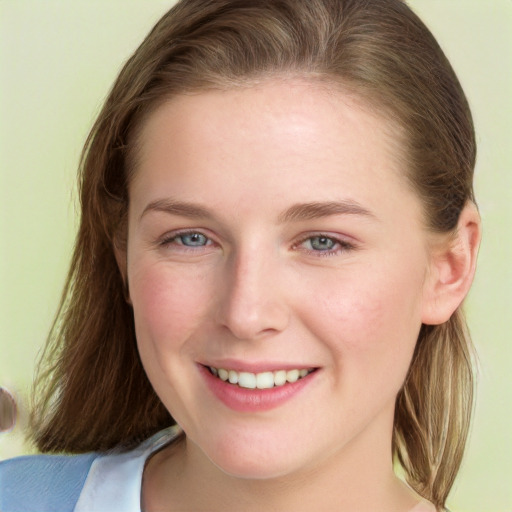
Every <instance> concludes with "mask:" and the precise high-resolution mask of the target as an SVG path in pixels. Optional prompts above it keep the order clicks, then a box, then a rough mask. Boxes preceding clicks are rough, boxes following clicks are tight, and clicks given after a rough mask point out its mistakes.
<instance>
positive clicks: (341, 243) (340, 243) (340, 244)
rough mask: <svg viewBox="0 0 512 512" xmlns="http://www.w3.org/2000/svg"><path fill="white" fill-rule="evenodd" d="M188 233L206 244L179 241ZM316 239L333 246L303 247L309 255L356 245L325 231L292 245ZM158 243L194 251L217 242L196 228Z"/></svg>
mask: <svg viewBox="0 0 512 512" xmlns="http://www.w3.org/2000/svg"><path fill="white" fill-rule="evenodd" d="M187 235H200V236H202V237H204V238H205V240H206V243H205V244H204V245H196V246H193V245H185V244H184V243H183V242H181V243H179V242H177V240H179V239H180V238H182V237H186V236H187ZM315 239H317V240H318V239H324V240H325V241H330V242H332V244H333V247H332V248H328V249H325V250H321V249H306V248H303V249H302V250H303V251H304V252H305V253H306V254H309V255H312V256H315V257H328V256H336V255H339V254H342V253H345V252H348V251H351V250H354V249H355V246H354V245H353V244H351V243H350V242H347V241H346V240H341V239H340V238H337V237H335V236H332V235H328V234H325V233H314V234H309V235H308V236H306V237H304V238H302V239H301V240H299V241H298V242H296V243H294V244H293V245H292V248H293V249H300V248H301V246H303V245H304V244H305V243H306V242H310V243H311V241H313V240H315ZM158 245H160V246H162V247H169V246H171V245H176V246H178V247H180V250H181V251H193V252H196V251H197V250H200V249H204V248H206V247H210V246H212V245H215V242H214V241H213V240H212V239H211V238H210V237H209V236H208V235H205V234H204V233H202V232H201V231H196V230H188V231H179V232H177V233H176V232H175V233H171V234H170V235H168V236H165V237H164V238H163V239H162V240H160V241H159V242H158Z"/></svg>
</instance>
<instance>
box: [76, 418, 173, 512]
mask: <svg viewBox="0 0 512 512" xmlns="http://www.w3.org/2000/svg"><path fill="white" fill-rule="evenodd" d="M177 433H178V430H177V429H176V428H172V427H171V428H170V429H166V430H163V431H161V432H159V433H158V434H155V435H154V436H153V437H151V438H149V439H147V440H146V441H145V442H144V443H142V444H141V445H139V446H138V447H137V448H135V449H134V450H131V451H129V452H125V453H111V454H108V455H100V456H99V457H98V458H96V459H95V460H94V462H93V463H92V465H91V468H90V470H89V474H88V475H87V479H86V480H85V483H84V486H83V488H82V492H81V493H80V497H79V499H78V502H77V504H76V506H75V509H74V510H75V512H91V510H94V512H140V511H141V491H142V474H143V472H144V466H145V464H146V461H147V459H148V457H149V456H150V455H151V454H152V453H154V452H155V451H157V450H159V449H160V448H162V447H163V446H164V445H165V444H167V443H169V442H170V441H172V439H173V438H174V437H176V435H177Z"/></svg>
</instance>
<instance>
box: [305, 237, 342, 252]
mask: <svg viewBox="0 0 512 512" xmlns="http://www.w3.org/2000/svg"><path fill="white" fill-rule="evenodd" d="M309 245H310V246H311V248H312V249H313V250H315V251H330V250H332V249H333V248H334V246H335V245H336V241H335V240H333V239H332V238H329V237H327V236H312V237H311V238H310V239H309Z"/></svg>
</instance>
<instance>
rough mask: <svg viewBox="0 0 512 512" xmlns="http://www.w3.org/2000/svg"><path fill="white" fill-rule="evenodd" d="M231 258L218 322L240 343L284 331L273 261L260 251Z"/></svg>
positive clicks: (280, 292) (284, 306) (276, 266)
mask: <svg viewBox="0 0 512 512" xmlns="http://www.w3.org/2000/svg"><path fill="white" fill-rule="evenodd" d="M250 252H251V254H237V255H232V257H231V258H230V261H228V262H227V263H226V272H225V274H224V282H223V286H222V292H221V293H220V296H219V301H220V304H219V314H218V321H219V323H220V324H221V325H222V326H223V327H225V328H227V329H228V330H229V331H231V333H232V334H233V335H234V336H235V337H236V338H237V339H239V340H254V339H258V338H262V337H264V336H266V335H271V334H275V333H278V332H281V331H283V330H284V329H285V328H286V326H287V325H288V322H289V309H288V306H287V303H286V297H285V296H286V293H284V292H285V290H284V286H283V285H282V284H281V283H283V279H282V275H280V272H279V264H278V262H276V261H275V258H272V257H268V255H267V256H265V254H262V252H260V251H250Z"/></svg>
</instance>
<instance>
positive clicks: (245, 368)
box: [200, 359, 318, 373]
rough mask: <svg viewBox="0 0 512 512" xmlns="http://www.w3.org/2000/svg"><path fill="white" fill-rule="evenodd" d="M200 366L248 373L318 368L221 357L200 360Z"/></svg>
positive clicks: (308, 365) (303, 364)
mask: <svg viewBox="0 0 512 512" xmlns="http://www.w3.org/2000/svg"><path fill="white" fill-rule="evenodd" d="M200 364H201V365H202V366H206V367H212V368H217V369H219V368H223V369H225V370H234V371H237V372H249V373H262V372H275V371H278V370H287V371H288V370H295V369H298V370H301V369H303V368H306V369H312V368H318V366H316V365H312V364H308V363H290V362H286V363H284V362H283V363H280V362H276V361H268V362H266V361H259V362H250V361H240V360H236V359H221V360H218V359H216V360H212V361H208V362H201V363H200Z"/></svg>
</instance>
